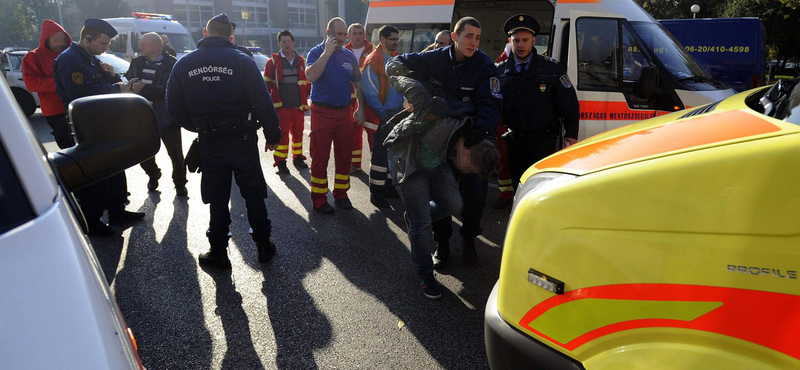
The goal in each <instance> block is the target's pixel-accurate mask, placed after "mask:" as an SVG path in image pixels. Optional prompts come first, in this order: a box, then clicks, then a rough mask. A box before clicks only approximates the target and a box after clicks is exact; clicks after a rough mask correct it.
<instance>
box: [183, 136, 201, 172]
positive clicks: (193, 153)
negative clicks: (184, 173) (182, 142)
mask: <svg viewBox="0 0 800 370" xmlns="http://www.w3.org/2000/svg"><path fill="white" fill-rule="evenodd" d="M183 163H184V164H186V168H187V169H188V170H189V172H197V173H199V172H200V167H201V163H200V139H194V141H192V146H190V147H189V151H188V152H187V153H186V158H185V159H184V160H183Z"/></svg>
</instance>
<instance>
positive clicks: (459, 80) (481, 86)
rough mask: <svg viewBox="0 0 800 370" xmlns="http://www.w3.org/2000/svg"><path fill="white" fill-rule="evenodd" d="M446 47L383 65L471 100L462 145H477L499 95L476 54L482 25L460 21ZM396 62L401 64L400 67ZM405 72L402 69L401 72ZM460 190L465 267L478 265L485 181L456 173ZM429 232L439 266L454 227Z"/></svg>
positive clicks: (489, 130)
mask: <svg viewBox="0 0 800 370" xmlns="http://www.w3.org/2000/svg"><path fill="white" fill-rule="evenodd" d="M451 38H452V39H453V41H454V43H453V44H452V45H450V46H446V47H443V48H439V49H435V50H431V51H427V52H423V53H409V54H403V55H400V56H398V57H395V58H394V59H393V61H392V62H390V63H389V65H387V73H389V75H390V76H391V75H398V74H400V75H406V74H407V75H408V77H412V78H415V79H417V80H419V81H422V82H423V83H427V84H428V85H430V86H432V87H434V88H439V89H441V90H444V92H445V93H446V94H447V95H449V96H446V97H445V96H442V97H443V98H447V99H448V100H456V101H471V102H473V103H474V104H475V106H476V107H477V108H478V110H477V112H475V113H474V116H475V119H474V120H473V123H472V127H471V128H470V129H469V130H468V131H467V132H465V134H464V140H465V141H464V145H465V146H466V147H471V146H473V145H475V144H478V143H480V142H481V141H483V140H484V139H486V138H487V137H489V136H490V134H493V133H494V132H496V130H497V122H498V120H499V119H500V106H501V100H502V95H501V91H500V81H499V80H498V78H497V77H498V76H497V68H496V67H495V65H494V62H493V61H492V59H491V58H489V56H488V55H486V53H484V52H482V51H480V50H479V49H478V46H479V45H480V38H481V25H480V23H479V22H478V20H477V19H475V18H472V17H464V18H461V19H460V20H459V21H458V22H457V23H456V26H455V32H453V33H452V34H451ZM398 63H399V64H401V65H400V66H398ZM404 69H405V71H404ZM458 178H459V179H458V180H459V190H460V192H461V196H462V199H463V201H464V207H463V209H462V212H461V218H462V221H463V225H462V227H461V235H462V236H463V237H464V241H463V244H462V247H463V253H464V254H463V256H462V257H463V260H464V263H465V264H474V263H475V262H476V261H477V251H476V249H475V237H477V236H478V235H480V234H481V233H482V230H481V227H480V221H481V218H482V217H483V208H484V206H485V202H486V193H487V192H488V186H489V184H488V181H487V180H486V179H481V178H480V177H479V176H477V175H474V174H460V175H458ZM433 229H434V231H435V233H436V235H435V237H436V240H437V241H438V242H439V245H438V248H437V251H436V255H435V259H434V264H435V266H436V267H437V268H441V267H443V266H444V264H445V263H446V261H447V259H448V258H449V255H450V249H449V239H450V236H451V234H452V223H451V220H450V219H449V218H445V219H442V220H438V221H435V222H434V224H433Z"/></svg>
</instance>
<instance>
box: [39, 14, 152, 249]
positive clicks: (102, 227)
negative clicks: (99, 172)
mask: <svg viewBox="0 0 800 370" xmlns="http://www.w3.org/2000/svg"><path fill="white" fill-rule="evenodd" d="M116 35H117V30H115V29H114V27H112V26H111V25H110V24H108V22H106V21H104V20H101V19H96V18H89V19H87V20H86V21H85V22H84V27H83V28H82V29H81V36H80V40H79V41H78V42H77V43H76V42H73V43H72V45H70V47H69V48H68V49H67V50H65V51H64V52H63V53H61V54H60V55H59V56H58V57H57V58H56V61H55V62H54V63H53V73H54V77H55V80H56V91H57V92H58V95H59V96H60V97H61V101H62V102H63V103H64V107H65V108H67V109H69V103H71V102H72V101H73V100H75V99H78V98H83V97H87V96H92V95H101V94H112V93H119V92H130V91H131V87H130V85H129V84H125V83H122V80H120V78H119V77H118V76H117V74H116V73H115V71H114V67H112V66H111V65H110V64H106V63H102V62H100V60H99V59H97V57H96V56H97V55H100V54H103V53H104V52H105V51H106V50H108V46H109V44H110V43H111V38H112V37H114V36H116ZM120 72H124V71H120ZM78 198H79V199H80V203H81V209H82V210H83V214H84V216H85V217H86V223H87V224H88V225H89V230H88V233H89V235H93V236H111V235H114V229H113V228H112V227H111V226H109V225H106V224H105V223H103V222H102V221H101V220H100V218H101V217H103V211H104V210H105V209H108V223H109V224H110V225H116V224H121V223H124V222H129V221H135V220H140V219H142V218H143V217H144V213H140V212H129V211H126V210H125V203H126V201H127V198H128V185H127V180H126V178H125V172H120V173H118V174H116V175H113V176H111V177H110V178H108V179H106V180H102V181H99V182H97V183H94V184H92V185H89V186H87V187H85V188H83V189H81V190H79V191H78Z"/></svg>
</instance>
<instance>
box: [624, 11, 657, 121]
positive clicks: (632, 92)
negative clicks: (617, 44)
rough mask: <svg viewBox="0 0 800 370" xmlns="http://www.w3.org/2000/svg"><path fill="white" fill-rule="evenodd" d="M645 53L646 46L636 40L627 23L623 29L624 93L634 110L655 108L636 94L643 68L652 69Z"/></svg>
mask: <svg viewBox="0 0 800 370" xmlns="http://www.w3.org/2000/svg"><path fill="white" fill-rule="evenodd" d="M652 66H653V65H652V63H651V62H650V60H648V57H647V55H646V54H645V51H644V45H642V44H640V43H639V41H638V40H637V39H636V36H635V32H634V31H633V29H632V28H631V26H630V25H629V24H628V23H627V22H624V23H623V27H622V91H623V92H624V93H625V97H626V98H627V100H628V103H629V104H630V105H631V107H632V108H642V107H644V106H645V105H647V107H648V108H654V106H652V107H651V106H650V105H649V104H647V101H646V100H645V99H642V98H639V97H638V96H637V95H636V93H637V91H638V88H639V79H640V78H641V76H642V68H645V67H652Z"/></svg>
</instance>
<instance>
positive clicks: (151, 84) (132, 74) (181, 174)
mask: <svg viewBox="0 0 800 370" xmlns="http://www.w3.org/2000/svg"><path fill="white" fill-rule="evenodd" d="M162 46H163V41H162V39H161V36H159V35H158V34H157V33H155V32H150V33H146V34H144V35H142V38H141V39H139V56H138V57H137V58H135V59H133V60H132V61H131V65H130V67H129V68H128V72H126V73H125V77H126V78H127V79H128V80H130V81H131V82H132V85H131V86H132V90H133V92H135V93H137V94H139V95H141V96H143V97H144V98H145V99H147V100H149V101H150V102H151V103H152V104H153V110H154V111H155V112H156V120H157V121H158V129H159V131H160V132H161V141H163V142H164V147H166V148H167V154H168V155H169V157H170V159H172V182H173V183H175V194H176V195H177V196H181V197H183V196H186V195H187V190H186V167H185V166H184V164H183V149H182V148H181V128H180V126H178V124H176V123H175V122H174V120H173V119H172V117H171V116H170V115H169V112H168V111H167V104H166V91H167V90H166V89H167V81H168V80H169V72H170V71H172V66H174V65H175V62H176V61H177V60H176V59H175V57H173V56H172V55H170V54H169V53H167V52H166V51H164V50H163V47H162ZM141 166H142V169H143V170H144V172H145V173H147V175H148V176H150V181H149V182H148V183H147V189H148V190H150V191H155V190H156V189H157V188H158V179H159V178H161V169H159V168H158V165H157V164H156V159H155V157H153V158H150V159H148V160H146V161H144V162H142V164H141Z"/></svg>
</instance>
